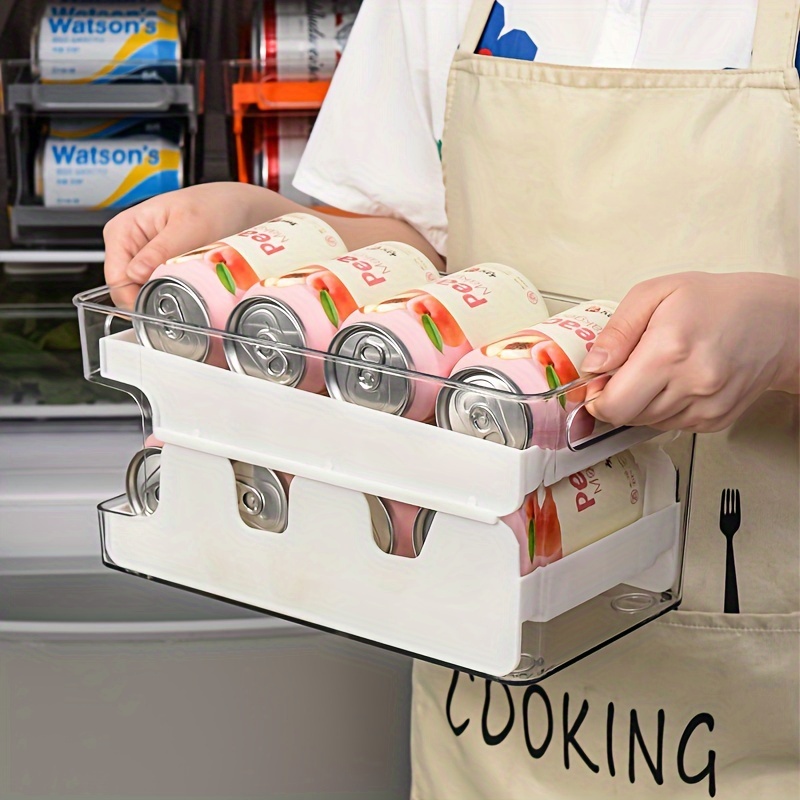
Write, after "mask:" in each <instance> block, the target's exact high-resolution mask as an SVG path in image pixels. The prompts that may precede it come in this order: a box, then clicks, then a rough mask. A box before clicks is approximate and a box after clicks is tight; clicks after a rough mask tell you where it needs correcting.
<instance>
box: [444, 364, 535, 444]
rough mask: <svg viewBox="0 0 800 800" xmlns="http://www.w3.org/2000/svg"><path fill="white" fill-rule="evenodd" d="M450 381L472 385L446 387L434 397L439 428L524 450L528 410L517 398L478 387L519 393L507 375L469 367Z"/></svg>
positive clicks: (528, 433) (529, 428)
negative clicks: (470, 387)
mask: <svg viewBox="0 0 800 800" xmlns="http://www.w3.org/2000/svg"><path fill="white" fill-rule="evenodd" d="M451 378H452V380H454V381H459V382H461V383H466V384H470V385H472V386H474V387H475V390H474V391H471V390H469V389H457V388H455V387H452V386H445V387H444V388H443V389H442V390H441V391H440V392H439V395H438V397H437V398H436V422H437V424H438V425H439V427H441V428H447V429H449V430H453V431H458V432H459V433H466V434H467V435H468V436H475V437H477V438H479V439H486V440H488V441H490V442H497V443H498V444H503V445H505V446H506V447H515V448H517V449H519V450H523V449H524V448H526V447H527V446H528V444H529V443H530V440H531V435H532V432H533V419H532V417H531V413H530V409H529V408H528V406H527V405H526V404H525V403H522V402H520V401H519V400H504V399H502V398H499V397H497V396H496V395H494V394H486V393H485V392H481V391H480V389H481V387H483V388H486V389H493V390H498V389H499V390H500V391H504V392H511V393H514V394H520V390H519V388H518V387H517V386H516V384H515V383H514V382H513V381H512V380H511V379H510V378H508V377H507V376H505V375H503V374H501V373H499V372H494V371H493V370H490V369H487V368H485V367H481V368H477V367H471V368H469V369H464V370H461V371H460V372H456V373H454V374H453V375H452V376H451Z"/></svg>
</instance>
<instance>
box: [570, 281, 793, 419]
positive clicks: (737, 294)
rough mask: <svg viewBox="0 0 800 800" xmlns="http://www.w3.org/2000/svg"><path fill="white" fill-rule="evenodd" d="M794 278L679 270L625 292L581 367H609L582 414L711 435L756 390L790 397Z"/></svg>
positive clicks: (738, 412)
mask: <svg viewBox="0 0 800 800" xmlns="http://www.w3.org/2000/svg"><path fill="white" fill-rule="evenodd" d="M798 341H800V282H798V281H797V280H796V279H794V278H787V277H784V276H781V275H773V274H769V273H746V272H744V273H728V274H719V275H717V274H710V273H704V272H684V273H679V274H675V275H669V276H665V277H663V278H654V279H651V280H648V281H645V282H643V283H640V284H638V285H637V286H634V288H633V289H631V291H630V292H628V294H627V295H626V296H625V297H624V298H623V300H622V302H621V303H620V304H619V307H618V309H617V311H616V312H615V313H614V315H613V316H612V318H611V320H610V322H609V323H608V325H607V326H606V328H605V330H604V331H603V332H602V333H601V334H600V335H599V336H598V337H597V340H596V343H595V345H594V347H593V348H592V350H591V352H590V353H589V355H587V356H586V358H585V359H584V362H583V365H582V367H583V369H584V370H586V371H588V372H592V373H599V372H605V371H608V370H613V369H617V372H616V373H615V374H614V375H613V376H612V377H611V378H610V380H608V382H607V383H605V385H604V386H603V388H602V389H600V390H599V391H595V392H592V391H591V388H590V392H589V395H590V402H589V405H588V408H589V410H590V411H591V413H592V414H593V415H594V416H595V417H597V418H598V419H602V420H605V421H607V422H611V423H612V424H614V425H650V426H652V427H654V428H658V429H660V430H689V431H696V432H708V431H718V430H722V429H723V428H726V427H728V426H729V425H730V424H731V423H733V422H734V420H736V419H737V418H738V417H739V416H741V414H742V413H743V412H744V411H745V410H746V409H747V407H748V406H750V405H751V404H752V403H753V402H754V401H755V400H756V399H757V398H758V397H759V396H760V395H761V394H762V393H763V392H765V391H767V390H768V389H776V390H781V391H787V392H794V393H798V391H800V385H799V384H800V358H799V357H798Z"/></svg>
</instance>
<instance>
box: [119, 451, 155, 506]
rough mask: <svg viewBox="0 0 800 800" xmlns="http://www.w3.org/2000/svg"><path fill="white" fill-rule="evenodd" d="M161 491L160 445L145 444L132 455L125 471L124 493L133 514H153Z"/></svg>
mask: <svg viewBox="0 0 800 800" xmlns="http://www.w3.org/2000/svg"><path fill="white" fill-rule="evenodd" d="M160 491H161V447H160V446H147V447H144V448H143V449H142V450H139V452H138V453H136V454H135V455H134V457H133V458H132V459H131V461H130V463H129V464H128V469H127V471H126V473H125V494H126V495H127V497H128V503H129V505H130V507H131V511H133V513H134V514H140V515H141V514H153V513H155V510H156V509H157V508H158V503H159V500H160Z"/></svg>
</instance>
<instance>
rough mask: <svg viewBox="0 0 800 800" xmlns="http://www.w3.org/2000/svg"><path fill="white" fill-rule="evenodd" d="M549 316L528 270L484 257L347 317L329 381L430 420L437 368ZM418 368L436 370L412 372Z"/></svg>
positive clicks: (365, 400) (334, 346) (339, 392)
mask: <svg viewBox="0 0 800 800" xmlns="http://www.w3.org/2000/svg"><path fill="white" fill-rule="evenodd" d="M547 316H548V311H547V306H546V305H545V302H544V299H543V298H542V296H541V294H539V291H538V290H537V289H536V287H535V286H534V285H533V284H532V283H531V282H530V281H529V280H528V279H527V278H526V277H525V276H523V275H522V274H520V273H519V272H517V270H515V269H513V268H512V267H508V266H505V265H503V264H479V265H477V266H475V267H470V268H468V269H465V270H461V271H460V272H455V273H453V274H452V275H446V276H444V277H442V278H440V279H439V280H437V281H434V282H433V283H430V284H428V285H427V286H425V287H424V288H423V289H417V290H413V291H409V292H406V293H404V294H400V295H397V296H395V297H393V298H390V299H388V300H385V301H383V302H381V303H378V304H376V305H371V306H366V307H365V308H363V309H362V310H360V311H356V312H355V313H354V314H352V315H351V316H350V317H348V319H347V322H346V323H345V325H344V326H343V327H342V329H341V330H340V331H339V332H338V333H337V335H336V336H335V337H334V338H333V341H332V342H331V345H330V348H329V349H330V352H331V353H332V354H334V355H336V356H343V357H344V358H337V359H330V360H328V361H327V362H326V364H325V382H326V384H327V387H328V391H329V392H330V394H331V396H333V397H336V398H337V399H340V400H345V401H347V402H350V403H355V404H357V405H361V406H366V407H368V408H374V409H378V410H380V411H387V412H389V413H390V414H397V415H399V416H405V417H409V418H411V419H416V420H421V421H427V420H430V419H432V418H433V416H434V407H435V402H436V395H437V393H438V391H439V388H440V383H439V382H438V381H437V380H435V377H436V376H438V377H446V376H448V375H449V374H450V372H451V371H452V369H453V367H454V366H455V364H456V363H457V362H458V360H459V359H460V358H462V357H463V356H465V355H466V354H467V353H469V351H470V350H472V349H473V348H475V347H480V346H481V345H483V344H487V343H489V342H492V341H496V340H497V339H499V338H501V337H502V336H507V335H509V334H510V333H512V332H513V331H515V330H519V329H520V327H527V326H530V325H534V324H536V323H537V322H539V321H541V320H544V319H546V318H547ZM352 361H357V362H362V363H361V364H359V365H353V364H352ZM348 362H350V363H348ZM386 367H388V368H389V369H388V370H387V369H385V368H386ZM412 370H413V371H415V372H417V373H424V374H425V375H428V376H433V377H431V378H423V377H420V376H412V375H408V374H406V373H408V372H410V371H412Z"/></svg>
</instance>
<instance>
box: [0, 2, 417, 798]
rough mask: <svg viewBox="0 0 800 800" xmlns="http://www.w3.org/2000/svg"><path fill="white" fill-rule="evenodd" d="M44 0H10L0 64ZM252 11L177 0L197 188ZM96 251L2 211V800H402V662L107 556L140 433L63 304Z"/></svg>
mask: <svg viewBox="0 0 800 800" xmlns="http://www.w3.org/2000/svg"><path fill="white" fill-rule="evenodd" d="M43 5H44V3H43V2H41V1H38V2H32V1H31V0H16V2H13V1H11V2H9V0H6V2H2V3H0V54H2V58H3V59H14V58H28V57H29V41H30V33H31V27H32V25H33V24H34V22H35V20H36V18H37V16H38V14H39V13H40V10H41V8H42V7H43ZM250 5H251V4H250V3H248V2H246V0H245V2H240V3H237V4H236V9H237V13H235V14H234V13H232V4H230V3H227V2H225V0H209V2H204V1H203V0H184V3H183V7H184V9H185V10H186V13H187V15H188V16H189V19H190V21H191V24H190V29H191V36H190V38H189V41H188V45H187V51H186V55H187V56H188V57H191V58H197V59H202V60H204V61H205V63H206V71H205V76H206V78H205V87H204V88H205V104H204V124H203V142H202V146H203V164H202V167H203V179H204V180H225V179H230V178H231V171H230V158H229V154H230V150H229V141H228V134H227V131H226V125H227V124H228V123H227V119H226V115H225V99H224V97H223V92H224V87H223V73H222V70H221V69H220V68H219V67H218V66H216V65H218V64H219V62H220V61H221V60H222V59H225V58H234V57H236V56H238V55H239V50H238V47H239V37H240V32H239V28H240V23H241V22H243V21H244V20H246V19H248V18H249V14H250ZM6 134H7V129H6V127H5V126H0V195H2V196H3V198H6V197H7V193H8V189H9V186H8V177H9V165H8V163H7V162H6V152H7V148H6V144H7V143H6V141H5V136H6ZM102 260H103V253H102V250H101V249H100V248H99V247H90V248H86V247H83V248H80V249H76V248H75V247H72V248H67V249H63V248H58V247H47V248H44V249H42V248H31V247H17V246H13V245H12V243H11V241H10V231H9V225H8V217H7V215H6V214H5V213H4V214H2V215H0V343H1V344H2V347H0V718H2V719H3V720H4V724H3V725H2V726H0V797H2V798H3V800H17V798H20V799H21V798H30V797H37V798H54V799H55V798H58V799H59V800H64V799H65V798H72V797H81V798H107V799H108V800H112V798H123V797H124V798H142V800H144V799H145V798H156V797H158V798H188V797H192V798H201V797H202V798H226V800H235V798H256V797H257V798H264V799H265V800H278V798H288V797H292V798H327V797H330V798H333V797H356V796H358V797H369V798H377V799H382V798H387V800H388V799H389V798H401V797H406V796H407V794H408V786H409V778H410V776H409V772H410V767H409V756H408V735H409V713H410V712H409V709H410V670H411V660H410V659H409V658H407V657H404V656H400V655H398V654H395V653H390V652H385V651H379V650H376V649H375V648H372V647H369V646H367V645H364V644H360V643H357V642H353V641H350V640H347V639H341V638H340V637H335V636H331V635H329V634H325V633H323V632H320V631H316V630H311V629H308V628H305V627H302V626H299V625H295V624H293V623H290V622H287V621H284V620H280V619H277V618H274V617H271V616H269V615H266V614H263V613H260V612H256V611H254V610H250V609H247V608H241V607H236V606H233V605H230V604H227V603H222V602H219V601H217V600H214V599H212V598H209V597H205V596H202V595H199V594H193V593H189V592H186V591H182V590H179V589H177V588H173V587H170V586H165V585H160V584H157V583H155V582H149V581H144V580H141V579H140V578H135V577H132V576H130V575H127V574H124V573H121V572H118V571H113V570H109V569H107V568H106V567H104V566H103V565H102V562H101V557H100V537H99V526H98V518H97V508H96V507H97V505H98V504H99V503H100V502H101V501H103V500H105V499H107V498H108V497H109V496H111V495H114V494H118V493H119V492H121V491H122V490H123V488H124V478H125V468H126V466H127V464H128V461H129V460H130V458H131V456H132V455H133V453H134V452H135V451H136V450H137V449H139V448H140V447H141V442H142V432H141V419H140V414H139V409H138V407H137V406H136V404H135V403H133V402H132V401H131V400H130V398H129V397H127V396H126V395H124V394H122V393H120V392H116V391H111V392H110V393H109V392H108V390H106V391H103V389H104V388H105V387H99V389H100V391H98V387H97V386H96V385H94V384H90V383H88V382H86V381H85V380H84V378H83V374H82V367H81V364H80V346H79V341H77V339H76V337H77V336H78V329H77V320H76V315H75V309H74V307H73V306H72V304H71V298H72V296H73V295H75V294H77V293H78V292H80V291H85V290H86V289H88V288H91V287H93V286H97V285H100V284H102V283H103V276H102Z"/></svg>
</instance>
